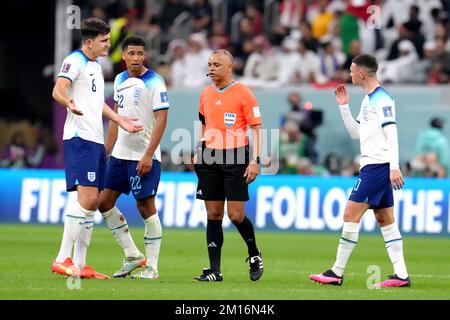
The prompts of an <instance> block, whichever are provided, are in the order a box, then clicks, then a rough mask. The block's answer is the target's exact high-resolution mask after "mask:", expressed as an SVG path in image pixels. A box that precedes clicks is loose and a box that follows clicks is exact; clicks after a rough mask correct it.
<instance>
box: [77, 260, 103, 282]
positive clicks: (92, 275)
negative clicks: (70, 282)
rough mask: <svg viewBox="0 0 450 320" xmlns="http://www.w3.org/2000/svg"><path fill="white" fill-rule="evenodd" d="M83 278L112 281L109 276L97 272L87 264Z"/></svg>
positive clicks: (83, 270) (82, 271)
mask: <svg viewBox="0 0 450 320" xmlns="http://www.w3.org/2000/svg"><path fill="white" fill-rule="evenodd" d="M81 278H84V279H102V280H105V279H110V277H108V276H107V275H105V274H103V273H100V272H97V271H95V269H94V268H92V267H90V266H88V265H87V264H86V265H84V268H83V269H82V270H81Z"/></svg>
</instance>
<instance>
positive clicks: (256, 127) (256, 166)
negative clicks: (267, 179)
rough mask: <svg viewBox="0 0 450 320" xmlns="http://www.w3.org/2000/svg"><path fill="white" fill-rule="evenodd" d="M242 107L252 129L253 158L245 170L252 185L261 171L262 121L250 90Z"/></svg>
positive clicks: (246, 93) (243, 95)
mask: <svg viewBox="0 0 450 320" xmlns="http://www.w3.org/2000/svg"><path fill="white" fill-rule="evenodd" d="M242 105H243V110H244V118H245V120H246V121H247V123H248V125H249V126H250V129H251V135H252V144H253V157H252V160H251V161H250V163H249V165H248V166H247V168H246V169H245V172H244V177H245V178H246V182H247V183H252V182H253V181H254V180H255V179H256V177H257V176H258V174H259V170H260V156H261V146H262V138H261V123H262V119H261V112H260V110H259V105H258V101H257V100H256V98H255V96H254V95H253V93H252V92H251V91H250V90H246V91H243V94H242Z"/></svg>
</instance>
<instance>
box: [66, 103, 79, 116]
mask: <svg viewBox="0 0 450 320" xmlns="http://www.w3.org/2000/svg"><path fill="white" fill-rule="evenodd" d="M67 108H68V109H69V110H70V112H72V113H73V114H76V115H77V116H82V115H83V112H81V110H80V109H78V107H77V106H76V105H75V102H73V100H70V101H69V103H68V104H67Z"/></svg>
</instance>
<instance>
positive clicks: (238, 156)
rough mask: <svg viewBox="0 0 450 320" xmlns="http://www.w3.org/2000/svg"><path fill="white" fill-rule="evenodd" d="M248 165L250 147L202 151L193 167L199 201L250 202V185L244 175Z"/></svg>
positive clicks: (206, 149) (204, 149) (205, 149)
mask: <svg viewBox="0 0 450 320" xmlns="http://www.w3.org/2000/svg"><path fill="white" fill-rule="evenodd" d="M248 164H249V148H248V146H245V147H241V148H235V149H226V150H218V149H209V148H203V149H202V150H199V152H198V153H197V161H196V163H195V164H194V168H195V173H196V174H197V177H198V185H197V195H196V197H197V199H201V200H206V201H224V200H225V199H226V200H228V201H247V200H248V199H249V196H248V184H247V182H246V178H245V177H244V173H245V169H247V166H248Z"/></svg>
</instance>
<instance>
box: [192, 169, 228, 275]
mask: <svg viewBox="0 0 450 320" xmlns="http://www.w3.org/2000/svg"><path fill="white" fill-rule="evenodd" d="M194 168H195V172H196V174H197V177H198V186H197V194H196V197H197V199H200V200H204V201H205V207H206V213H207V224H206V246H207V248H208V257H209V266H210V267H209V268H205V269H203V272H202V274H201V275H199V276H197V277H195V278H194V279H195V280H198V281H222V280H223V277H222V273H221V267H220V260H221V254H222V245H223V229H222V219H223V214H224V205H225V190H224V183H223V181H224V180H223V179H224V177H223V174H222V172H220V170H218V167H217V165H216V164H195V165H194Z"/></svg>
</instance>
